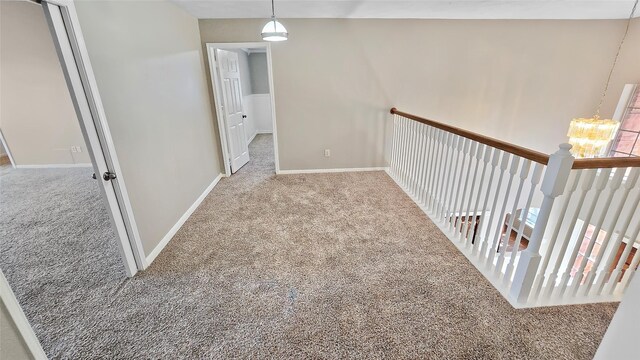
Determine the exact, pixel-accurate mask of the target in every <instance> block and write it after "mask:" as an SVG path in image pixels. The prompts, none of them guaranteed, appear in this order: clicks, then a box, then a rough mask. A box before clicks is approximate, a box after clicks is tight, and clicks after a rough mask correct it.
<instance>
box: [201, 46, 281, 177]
mask: <svg viewBox="0 0 640 360" xmlns="http://www.w3.org/2000/svg"><path fill="white" fill-rule="evenodd" d="M207 55H208V58H209V70H210V72H211V85H212V89H213V101H214V106H215V111H216V117H217V118H218V128H219V129H220V143H221V144H222V155H223V159H224V168H225V175H226V176H230V175H231V174H235V173H236V172H238V171H240V170H242V171H243V172H249V171H252V170H261V171H271V172H275V173H279V171H280V165H279V161H278V141H277V139H278V136H277V127H276V113H275V98H274V91H273V72H272V60H271V44H269V43H261V42H256V43H208V44H207Z"/></svg>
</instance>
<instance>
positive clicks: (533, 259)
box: [509, 144, 573, 303]
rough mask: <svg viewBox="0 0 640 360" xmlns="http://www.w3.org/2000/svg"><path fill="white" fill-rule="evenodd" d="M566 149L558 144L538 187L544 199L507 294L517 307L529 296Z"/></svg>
mask: <svg viewBox="0 0 640 360" xmlns="http://www.w3.org/2000/svg"><path fill="white" fill-rule="evenodd" d="M569 149H571V145H569V144H561V145H560V150H558V151H556V152H555V153H553V154H552V155H551V156H550V157H549V164H548V165H547V170H546V172H545V174H544V179H543V180H542V185H541V187H540V189H541V190H542V193H543V194H544V198H543V199H542V204H541V205H540V211H538V218H537V219H536V224H535V226H534V227H533V232H532V234H531V239H529V245H528V246H527V249H526V250H525V251H524V252H523V253H522V254H521V255H520V259H519V261H518V268H517V269H516V273H515V275H514V277H513V282H512V284H511V289H510V291H509V294H510V296H511V297H512V298H514V299H515V300H516V302H518V303H524V302H526V301H527V299H528V298H529V294H530V293H531V287H532V285H533V279H534V278H535V276H536V273H537V271H538V265H539V264H540V259H541V256H540V245H541V244H542V236H543V235H544V232H545V230H546V229H547V224H548V222H549V216H550V215H551V210H552V208H553V203H554V201H555V198H556V197H558V196H559V195H561V194H562V191H563V190H564V188H565V186H566V184H567V179H568V178H569V173H570V172H571V167H572V165H573V156H571V153H570V152H569Z"/></svg>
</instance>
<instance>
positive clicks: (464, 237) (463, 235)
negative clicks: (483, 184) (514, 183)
mask: <svg viewBox="0 0 640 360" xmlns="http://www.w3.org/2000/svg"><path fill="white" fill-rule="evenodd" d="M485 147H486V145H484V144H479V145H478V149H477V150H476V156H475V159H476V161H475V166H474V168H473V180H471V188H470V189H469V198H468V199H467V213H466V216H465V221H466V224H465V226H464V229H463V231H462V232H460V235H459V237H458V238H459V239H460V241H461V242H463V243H464V244H465V246H467V247H468V246H469V245H471V241H470V240H469V236H468V235H469V232H470V230H471V229H470V227H472V226H473V223H474V222H475V219H476V214H474V213H471V204H472V202H473V196H474V195H475V194H476V192H475V191H474V189H475V186H476V181H477V179H478V168H479V167H480V162H481V160H480V159H481V158H482V154H483V153H484V149H485ZM476 196H480V194H479V191H478V194H477V195H476Z"/></svg>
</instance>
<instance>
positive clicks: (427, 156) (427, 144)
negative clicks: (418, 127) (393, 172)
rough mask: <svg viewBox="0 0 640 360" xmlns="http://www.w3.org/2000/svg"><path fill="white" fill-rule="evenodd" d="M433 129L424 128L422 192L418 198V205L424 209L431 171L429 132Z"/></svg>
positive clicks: (429, 127)
mask: <svg viewBox="0 0 640 360" xmlns="http://www.w3.org/2000/svg"><path fill="white" fill-rule="evenodd" d="M432 129H433V128H432V127H431V126H425V129H424V136H425V144H424V145H425V149H424V151H425V156H424V160H423V161H424V166H423V169H424V170H423V174H422V180H421V184H422V191H421V192H420V194H419V196H418V202H419V204H420V205H421V206H422V207H424V206H425V205H426V198H427V195H426V194H427V191H428V190H429V183H428V180H429V172H430V169H431V130H432Z"/></svg>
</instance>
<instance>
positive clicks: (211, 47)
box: [206, 42, 280, 176]
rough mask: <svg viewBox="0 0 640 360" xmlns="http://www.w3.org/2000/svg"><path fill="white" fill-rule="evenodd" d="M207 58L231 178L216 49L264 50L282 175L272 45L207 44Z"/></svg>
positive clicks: (275, 148)
mask: <svg viewBox="0 0 640 360" xmlns="http://www.w3.org/2000/svg"><path fill="white" fill-rule="evenodd" d="M206 48H207V58H208V59H209V72H210V74H211V89H212V93H213V94H212V95H213V107H214V108H215V111H216V118H217V119H218V130H219V133H220V147H221V148H222V160H223V163H224V175H225V176H231V165H230V160H231V154H230V151H229V142H228V137H229V134H227V126H226V121H227V120H226V118H225V116H224V112H223V111H222V110H221V108H220V106H221V105H222V104H223V100H222V94H221V91H220V89H221V88H222V85H221V82H220V73H219V72H218V71H219V69H218V64H217V63H216V59H215V55H214V54H215V51H216V49H222V50H229V49H233V50H237V49H242V48H264V49H265V50H266V54H267V74H268V77H269V95H270V99H271V123H272V126H273V156H274V160H275V165H276V168H275V172H276V174H279V173H280V158H279V156H278V127H277V126H276V98H275V92H274V86H273V67H272V63H273V62H272V58H271V43H267V42H242V43H207V44H206Z"/></svg>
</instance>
